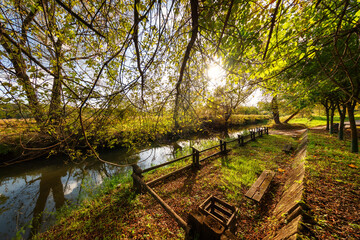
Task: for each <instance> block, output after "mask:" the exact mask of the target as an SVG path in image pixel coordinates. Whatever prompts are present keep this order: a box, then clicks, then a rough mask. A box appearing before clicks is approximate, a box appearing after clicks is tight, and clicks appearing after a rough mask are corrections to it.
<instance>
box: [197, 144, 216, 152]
mask: <svg viewBox="0 0 360 240" xmlns="http://www.w3.org/2000/svg"><path fill="white" fill-rule="evenodd" d="M217 147H220V145H215V146H212V147H209V148H206V149H203V150H201V151H199V153H202V152H206V151H209V150H211V149H213V148H217Z"/></svg>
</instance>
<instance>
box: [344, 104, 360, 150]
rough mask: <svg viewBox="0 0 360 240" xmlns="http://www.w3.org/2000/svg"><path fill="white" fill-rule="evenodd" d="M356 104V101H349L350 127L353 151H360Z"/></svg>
mask: <svg viewBox="0 0 360 240" xmlns="http://www.w3.org/2000/svg"><path fill="white" fill-rule="evenodd" d="M355 106H356V102H355V101H349V102H348V103H347V108H348V114H349V122H350V129H351V152H354V153H357V152H359V144H358V134H357V129H356V121H355V117H354V109H355Z"/></svg>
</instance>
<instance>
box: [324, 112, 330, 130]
mask: <svg viewBox="0 0 360 240" xmlns="http://www.w3.org/2000/svg"><path fill="white" fill-rule="evenodd" d="M325 112H326V130H327V131H329V130H330V127H329V126H330V110H329V107H325Z"/></svg>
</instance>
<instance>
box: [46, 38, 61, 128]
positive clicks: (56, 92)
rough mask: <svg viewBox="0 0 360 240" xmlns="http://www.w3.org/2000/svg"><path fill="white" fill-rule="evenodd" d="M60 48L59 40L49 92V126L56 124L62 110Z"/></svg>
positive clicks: (56, 45)
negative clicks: (52, 80)
mask: <svg viewBox="0 0 360 240" xmlns="http://www.w3.org/2000/svg"><path fill="white" fill-rule="evenodd" d="M61 46H62V43H61V41H60V40H57V41H56V43H55V55H56V65H55V66H54V82H53V86H52V91H51V100H50V107H49V122H50V123H51V124H58V123H59V122H60V120H61V116H62V110H61V90H62V84H61V77H62V75H61V68H62V63H61V51H62V50H61Z"/></svg>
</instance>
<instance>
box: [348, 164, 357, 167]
mask: <svg viewBox="0 0 360 240" xmlns="http://www.w3.org/2000/svg"><path fill="white" fill-rule="evenodd" d="M348 166H349V167H351V168H358V167H357V166H355V165H354V164H349V165H348Z"/></svg>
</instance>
